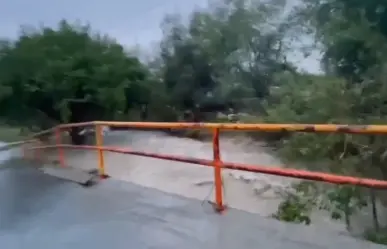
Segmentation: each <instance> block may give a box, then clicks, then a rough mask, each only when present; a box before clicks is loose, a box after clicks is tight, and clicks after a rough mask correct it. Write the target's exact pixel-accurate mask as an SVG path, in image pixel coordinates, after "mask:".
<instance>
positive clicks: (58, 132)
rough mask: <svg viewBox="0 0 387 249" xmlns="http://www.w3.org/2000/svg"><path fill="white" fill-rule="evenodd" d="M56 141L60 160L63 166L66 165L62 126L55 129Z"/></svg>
mask: <svg viewBox="0 0 387 249" xmlns="http://www.w3.org/2000/svg"><path fill="white" fill-rule="evenodd" d="M55 143H56V146H57V148H58V161H59V165H60V166H61V167H65V161H64V151H63V147H62V146H61V145H62V130H61V128H60V127H57V128H56V129H55Z"/></svg>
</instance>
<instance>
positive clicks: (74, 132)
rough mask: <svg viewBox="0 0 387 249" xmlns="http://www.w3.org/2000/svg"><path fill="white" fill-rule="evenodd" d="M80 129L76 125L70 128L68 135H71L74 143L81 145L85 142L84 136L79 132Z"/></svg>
mask: <svg viewBox="0 0 387 249" xmlns="http://www.w3.org/2000/svg"><path fill="white" fill-rule="evenodd" d="M79 132H80V129H79V128H78V127H73V128H72V129H71V130H70V137H71V142H72V144H74V145H83V144H85V139H86V138H85V136H84V135H80V134H79Z"/></svg>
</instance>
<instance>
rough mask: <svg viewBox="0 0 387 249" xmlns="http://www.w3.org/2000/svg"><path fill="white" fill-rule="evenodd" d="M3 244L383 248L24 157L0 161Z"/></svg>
mask: <svg viewBox="0 0 387 249" xmlns="http://www.w3.org/2000/svg"><path fill="white" fill-rule="evenodd" d="M0 188H1V190H2V191H0V245H1V247H2V248H7V249H24V248H28V249H42V248H50V249H62V248H63V249H65V248H66V249H67V248H72V249H86V248H93V249H106V248H112V249H113V248H114V249H121V248H122V249H124V248H125V249H127V248H136V249H145V248H147V249H149V248H155V249H156V248H157V249H159V248H160V249H182V248H184V249H190V248H192V249H194V248H195V249H198V248H200V249H219V248H222V249H235V248H240V249H256V248H270V249H280V248H281V249H282V248H283V249H324V248H330V249H337V248H351V249H364V248H369V249H381V248H386V247H384V246H380V245H375V244H371V243H368V242H365V241H360V240H356V239H354V238H351V237H349V236H343V235H342V236H340V235H338V234H337V233H334V232H332V231H329V230H327V229H320V228H317V227H305V226H300V225H292V224H287V223H282V222H279V221H276V220H273V219H268V218H264V217H261V216H259V215H256V214H252V213H248V212H245V211H240V210H235V209H229V210H228V211H227V213H225V214H224V215H218V214H215V213H214V212H213V211H212V210H211V208H210V207H209V206H208V205H207V204H204V205H202V203H201V202H200V201H199V200H195V199H190V198H185V197H182V196H178V195H174V194H168V193H165V192H162V191H159V190H156V189H154V188H147V187H143V186H139V185H137V184H133V183H130V182H127V181H120V180H114V179H108V180H105V181H104V182H101V183H100V184H98V185H96V186H94V187H92V188H83V187H81V186H79V185H76V184H74V183H70V182H65V181H62V180H59V179H56V178H53V177H50V176H47V175H43V174H42V173H40V172H39V171H37V170H36V169H34V168H32V167H31V166H26V165H25V164H24V163H23V162H21V161H12V162H11V163H7V164H5V165H3V167H2V168H1V169H0Z"/></svg>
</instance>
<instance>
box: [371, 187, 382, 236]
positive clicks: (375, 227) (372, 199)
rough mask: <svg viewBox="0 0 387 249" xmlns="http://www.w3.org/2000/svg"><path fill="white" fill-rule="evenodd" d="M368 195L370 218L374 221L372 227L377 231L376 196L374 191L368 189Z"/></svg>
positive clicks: (378, 226)
mask: <svg viewBox="0 0 387 249" xmlns="http://www.w3.org/2000/svg"><path fill="white" fill-rule="evenodd" d="M370 197H371V207H372V219H373V222H374V229H375V231H376V232H379V228H380V225H379V219H378V210H377V208H376V196H375V191H374V190H373V189H370Z"/></svg>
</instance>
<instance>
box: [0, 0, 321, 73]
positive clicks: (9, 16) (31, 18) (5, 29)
mask: <svg viewBox="0 0 387 249" xmlns="http://www.w3.org/2000/svg"><path fill="white" fill-rule="evenodd" d="M206 5H207V0H139V1H134V0H78V1H76V0H66V1H59V0H57V1H52V0H51V1H49V0H33V1H27V0H12V1H6V0H5V1H2V2H1V4H0V36H3V37H4V36H5V37H15V36H16V35H17V34H18V30H19V27H20V26H21V25H39V24H44V25H50V26H52V25H56V24H57V23H58V21H59V20H61V19H66V20H68V21H70V22H71V21H81V22H83V23H89V24H90V25H91V26H92V28H93V29H95V30H98V31H101V32H103V33H107V34H109V35H111V36H113V37H115V38H116V39H117V40H118V41H119V42H120V43H122V44H124V45H126V46H133V45H136V44H139V45H141V47H143V48H146V47H150V46H151V44H154V43H155V42H157V41H158V40H159V39H160V37H161V31H160V23H161V21H162V19H163V17H164V16H165V15H166V14H168V13H180V14H182V15H189V13H190V12H191V11H192V10H194V9H195V8H200V7H205V6H206ZM291 57H292V59H293V61H295V62H297V64H298V66H299V67H300V68H303V69H305V70H307V71H310V72H317V71H319V64H318V60H317V58H318V56H317V55H313V56H311V58H309V59H304V58H303V57H302V56H294V55H292V56H291Z"/></svg>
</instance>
